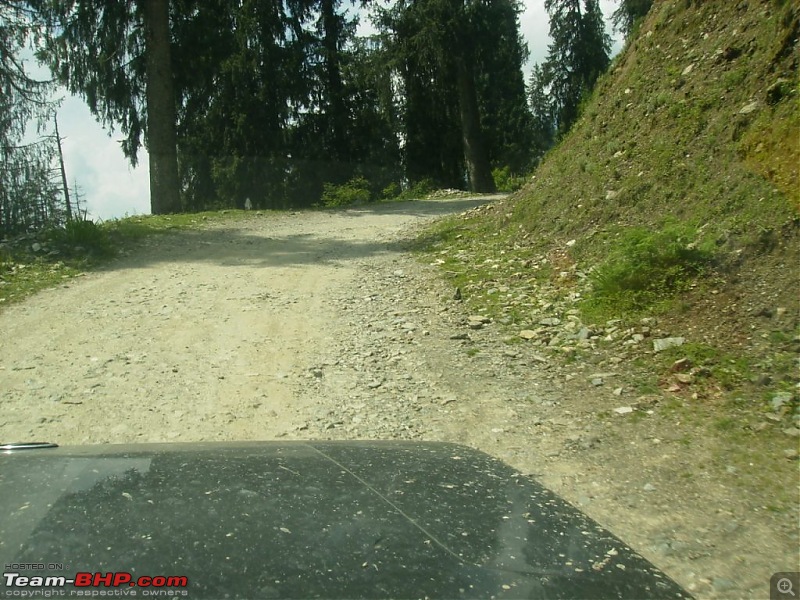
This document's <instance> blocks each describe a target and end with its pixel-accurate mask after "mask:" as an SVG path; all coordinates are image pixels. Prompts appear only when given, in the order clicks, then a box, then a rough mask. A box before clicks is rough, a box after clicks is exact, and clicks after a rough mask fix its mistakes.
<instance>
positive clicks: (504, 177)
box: [492, 167, 527, 192]
mask: <svg viewBox="0 0 800 600" xmlns="http://www.w3.org/2000/svg"><path fill="white" fill-rule="evenodd" d="M492 177H494V185H495V187H496V188H497V191H498V192H516V191H517V190H518V189H520V188H521V187H522V186H523V185H525V182H526V181H527V178H526V177H523V176H519V175H514V174H513V173H511V169H510V168H509V167H498V168H496V169H494V170H493V171H492Z"/></svg>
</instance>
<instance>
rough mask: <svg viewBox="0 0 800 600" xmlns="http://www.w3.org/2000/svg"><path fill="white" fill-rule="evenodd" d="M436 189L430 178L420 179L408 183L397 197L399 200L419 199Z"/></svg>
mask: <svg viewBox="0 0 800 600" xmlns="http://www.w3.org/2000/svg"><path fill="white" fill-rule="evenodd" d="M435 189H436V185H435V184H434V183H433V180H432V179H427V178H426V179H420V180H419V181H415V182H414V183H412V184H411V185H409V186H408V187H407V188H406V189H404V190H403V191H402V193H401V194H400V196H398V198H399V199H400V200H420V199H422V198H425V197H426V196H428V194H430V193H431V192H433V191H434V190H435Z"/></svg>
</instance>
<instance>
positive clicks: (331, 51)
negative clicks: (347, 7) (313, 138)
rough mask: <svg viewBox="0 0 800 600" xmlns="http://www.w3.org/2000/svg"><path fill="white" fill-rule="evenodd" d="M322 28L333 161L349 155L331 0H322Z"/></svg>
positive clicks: (334, 14) (345, 109) (336, 24)
mask: <svg viewBox="0 0 800 600" xmlns="http://www.w3.org/2000/svg"><path fill="white" fill-rule="evenodd" d="M320 12H321V13H322V27H323V29H324V37H323V52H324V57H325V72H326V73H325V76H326V91H327V98H326V101H327V111H328V119H329V121H328V123H329V127H330V135H331V140H330V141H331V151H332V156H331V158H333V159H334V160H336V161H343V160H347V159H348V158H349V156H348V154H349V153H348V151H347V144H348V142H347V119H348V114H347V106H346V105H345V102H344V83H343V82H342V72H341V64H340V60H339V58H340V57H339V36H340V32H339V22H338V18H337V15H336V7H335V5H334V0H322V2H321V3H320Z"/></svg>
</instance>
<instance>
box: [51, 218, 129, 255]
mask: <svg viewBox="0 0 800 600" xmlns="http://www.w3.org/2000/svg"><path fill="white" fill-rule="evenodd" d="M48 237H49V239H50V241H51V242H52V243H54V244H55V245H57V246H58V247H59V249H60V251H61V252H62V253H64V254H65V255H67V256H95V257H105V256H111V255H112V254H114V247H113V244H112V243H111V239H110V238H109V235H108V232H107V231H106V230H105V229H104V228H103V227H101V226H100V225H98V224H97V223H95V222H94V221H91V220H89V219H71V220H69V221H67V222H66V223H65V225H64V227H59V228H56V229H52V230H51V231H50V233H49V235H48Z"/></svg>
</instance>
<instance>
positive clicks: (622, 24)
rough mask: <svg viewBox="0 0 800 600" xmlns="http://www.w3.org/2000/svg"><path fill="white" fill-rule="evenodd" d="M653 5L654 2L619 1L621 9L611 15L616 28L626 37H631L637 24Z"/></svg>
mask: <svg viewBox="0 0 800 600" xmlns="http://www.w3.org/2000/svg"><path fill="white" fill-rule="evenodd" d="M652 5H653V0H619V7H617V10H615V11H614V14H613V15H611V20H612V21H613V23H614V28H615V29H616V30H617V31H619V32H621V33H622V34H623V35H624V36H625V37H628V36H630V34H631V32H632V31H633V28H634V27H635V26H636V23H637V22H638V21H639V20H640V19H642V18H643V17H644V16H645V15H646V14H647V13H648V12H649V11H650V7H651V6H652Z"/></svg>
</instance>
